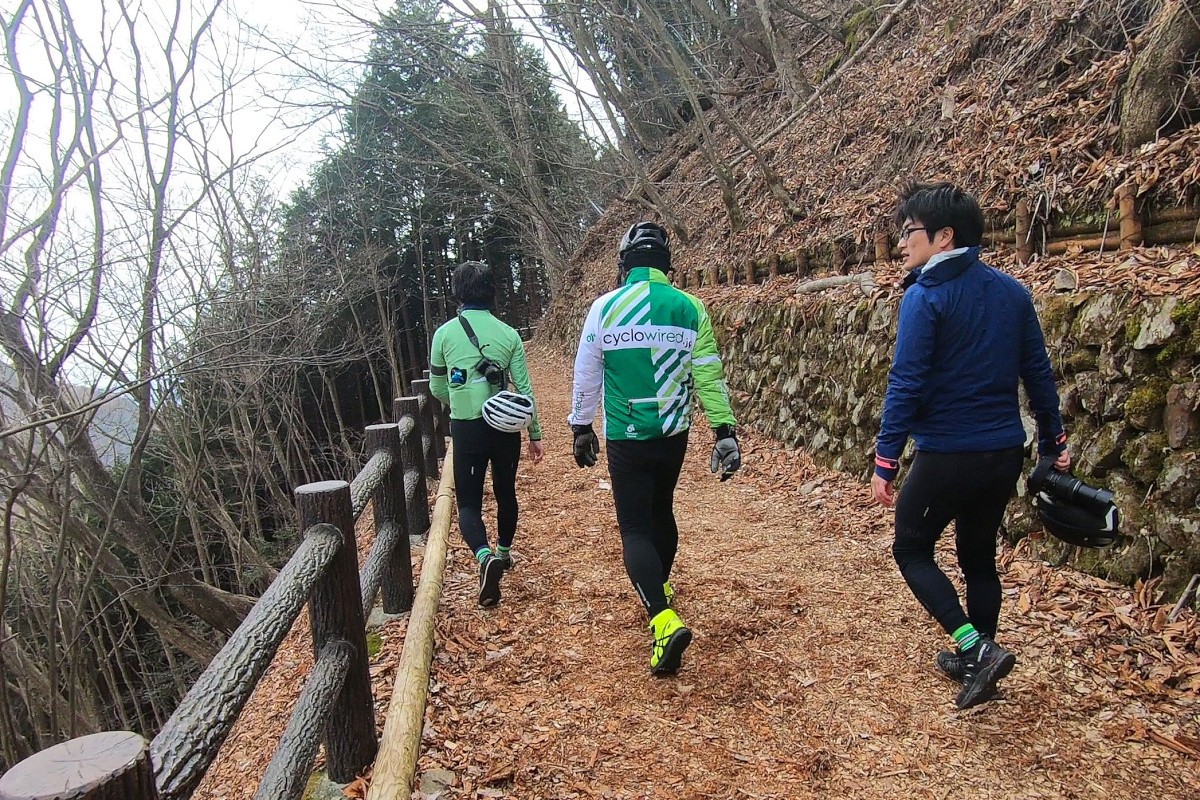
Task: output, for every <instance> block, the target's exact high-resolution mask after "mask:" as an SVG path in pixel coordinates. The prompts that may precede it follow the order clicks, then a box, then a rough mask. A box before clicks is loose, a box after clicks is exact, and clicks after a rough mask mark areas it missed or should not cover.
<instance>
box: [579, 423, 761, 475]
mask: <svg viewBox="0 0 1200 800" xmlns="http://www.w3.org/2000/svg"><path fill="white" fill-rule="evenodd" d="M713 432H714V433H715V434H716V435H717V443H716V444H715V445H714V446H713V453H712V464H711V466H712V471H713V472H716V471H717V470H720V471H721V480H722V481H727V480H729V479H730V478H732V477H733V473H735V472H737V471H738V470H739V469H741V467H742V451H741V448H739V447H738V441H737V436H736V435H735V434H734V432H733V426H732V425H718V426H717V427H716V428H714V429H713ZM576 441H578V439H576Z"/></svg>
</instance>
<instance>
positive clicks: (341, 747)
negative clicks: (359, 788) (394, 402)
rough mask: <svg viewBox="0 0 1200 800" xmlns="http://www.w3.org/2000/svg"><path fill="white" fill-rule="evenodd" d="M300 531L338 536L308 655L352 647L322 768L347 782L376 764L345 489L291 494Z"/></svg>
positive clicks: (317, 599) (319, 590)
mask: <svg viewBox="0 0 1200 800" xmlns="http://www.w3.org/2000/svg"><path fill="white" fill-rule="evenodd" d="M295 494H296V511H297V513H298V515H299V517H300V530H302V531H306V530H308V529H309V528H310V527H312V526H313V525H316V524H317V523H320V522H326V523H329V524H330V525H333V526H335V527H336V528H337V529H338V530H340V531H341V532H342V546H341V547H340V548H339V549H338V554H337V556H336V557H335V558H334V559H333V561H332V562H331V563H330V565H329V569H327V570H326V571H325V574H324V575H322V576H321V578H320V580H318V581H317V583H316V585H314V586H313V589H312V592H311V594H310V595H309V601H308V614H309V619H310V620H312V635H313V653H314V655H317V656H319V655H320V654H321V650H322V648H324V647H325V645H326V644H327V643H329V642H330V641H333V640H336V639H343V640H345V641H347V642H349V643H350V644H351V646H352V647H353V648H354V654H353V655H352V656H351V658H350V668H349V671H348V672H347V674H346V680H345V682H344V683H343V684H342V688H341V691H340V692H339V693H338V698H337V702H335V703H334V705H333V708H332V709H331V710H330V712H329V716H328V717H327V718H326V720H325V758H326V769H327V771H328V772H329V777H330V779H331V780H333V781H335V782H337V783H349V782H350V781H352V780H354V779H355V778H356V777H357V776H359V775H361V774H363V772H364V771H365V770H366V769H367V767H369V766H371V764H372V762H374V760H375V753H376V751H377V750H378V747H379V743H378V742H377V741H376V739H375V701H374V698H373V697H372V696H371V675H370V673H369V671H368V660H367V634H366V622H365V620H364V619H363V612H362V588H361V586H360V584H359V580H358V548H357V546H356V544H355V539H354V510H353V508H352V507H351V504H350V484H348V483H346V482H345V481H320V482H318V483H308V484H305V485H304V486H301V487H299V488H297V489H296V493H295Z"/></svg>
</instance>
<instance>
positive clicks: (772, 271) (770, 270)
mask: <svg viewBox="0 0 1200 800" xmlns="http://www.w3.org/2000/svg"><path fill="white" fill-rule="evenodd" d="M778 277H779V253H771V259H770V261H768V262H767V280H768V281H773V280H775V279H776V278H778Z"/></svg>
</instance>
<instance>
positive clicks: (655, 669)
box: [650, 608, 692, 675]
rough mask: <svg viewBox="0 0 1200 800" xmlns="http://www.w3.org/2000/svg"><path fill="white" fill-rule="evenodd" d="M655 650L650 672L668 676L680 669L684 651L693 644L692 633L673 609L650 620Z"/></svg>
mask: <svg viewBox="0 0 1200 800" xmlns="http://www.w3.org/2000/svg"><path fill="white" fill-rule="evenodd" d="M650 630H651V632H652V633H653V634H654V648H653V649H652V650H651V652H650V671H651V672H652V673H654V674H655V675H667V674H670V673H672V672H675V670H677V669H679V661H680V659H681V658H683V651H684V650H686V649H687V646H688V645H689V644H691V643H692V632H691V630H689V629H688V627H687V626H685V625H684V624H683V620H681V619H680V618H679V615H678V614H676V613H675V612H674V611H672V610H671V609H669V608H668V609H667V610H666V611H663V612H660V613H659V614H657V615H655V617H654V619H652V620H650Z"/></svg>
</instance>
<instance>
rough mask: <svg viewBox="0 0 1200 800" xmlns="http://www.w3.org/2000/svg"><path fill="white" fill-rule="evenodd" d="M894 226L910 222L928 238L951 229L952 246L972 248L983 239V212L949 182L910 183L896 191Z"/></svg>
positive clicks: (976, 201) (966, 195)
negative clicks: (921, 226)
mask: <svg viewBox="0 0 1200 800" xmlns="http://www.w3.org/2000/svg"><path fill="white" fill-rule="evenodd" d="M892 219H894V220H895V222H896V227H900V226H901V225H903V224H904V221H905V220H908V219H911V220H915V221H917V222H920V223H921V224H922V225H924V226H925V227H926V228H927V229H928V230H927V231H926V233H927V234H929V238H930V239H932V238H933V235H934V234H935V233H937V232H938V231H940V230H941V229H942V228H953V229H954V246H955V247H975V246H976V245H978V244H979V242H980V240H981V239H982V238H983V210H982V209H980V207H979V201H978V200H976V199H975V197H974V196H973V195H971V194H969V193H967V192H964V191H963V190H962V189H960V188H958V187H957V186H955V185H954V184H952V183H947V182H945V181H942V182H939V183H919V182H917V181H910V182H908V183H906V184H905V185H904V186H902V187H901V188H900V202H899V203H898V204H897V205H896V213H895V214H893V215H892Z"/></svg>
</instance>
